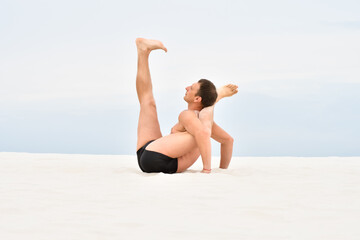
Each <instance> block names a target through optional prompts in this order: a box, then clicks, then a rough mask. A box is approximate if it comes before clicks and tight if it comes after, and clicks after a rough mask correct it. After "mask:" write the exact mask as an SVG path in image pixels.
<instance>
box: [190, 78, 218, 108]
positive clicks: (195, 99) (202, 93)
mask: <svg viewBox="0 0 360 240" xmlns="http://www.w3.org/2000/svg"><path fill="white" fill-rule="evenodd" d="M216 98H217V92H216V87H215V85H214V84H213V83H212V82H211V81H209V80H207V79H200V80H199V81H198V82H196V83H194V84H192V85H191V86H188V87H186V94H185V97H184V100H185V101H186V102H187V103H195V104H196V103H199V104H200V105H201V107H202V108H205V107H209V106H212V105H213V104H214V103H215V101H216Z"/></svg>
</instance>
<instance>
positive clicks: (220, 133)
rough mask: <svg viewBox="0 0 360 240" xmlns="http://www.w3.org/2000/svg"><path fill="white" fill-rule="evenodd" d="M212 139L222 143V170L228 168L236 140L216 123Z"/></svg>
mask: <svg viewBox="0 0 360 240" xmlns="http://www.w3.org/2000/svg"><path fill="white" fill-rule="evenodd" d="M211 138H213V139H214V140H216V141H217V142H219V143H221V158H220V168H224V169H226V168H228V167H229V164H230V160H231V157H232V152H233V144H234V139H233V138H232V137H231V136H230V135H229V134H228V133H227V132H225V131H224V130H223V129H222V128H221V127H219V126H218V125H217V124H216V123H215V122H214V123H213V126H212V130H211Z"/></svg>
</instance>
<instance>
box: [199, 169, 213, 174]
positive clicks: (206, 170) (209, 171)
mask: <svg viewBox="0 0 360 240" xmlns="http://www.w3.org/2000/svg"><path fill="white" fill-rule="evenodd" d="M201 172H202V173H211V169H203V170H202V171H201Z"/></svg>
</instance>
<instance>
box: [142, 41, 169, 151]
mask: <svg viewBox="0 0 360 240" xmlns="http://www.w3.org/2000/svg"><path fill="white" fill-rule="evenodd" d="M136 47H137V52H138V69H137V75H136V92H137V96H138V99H139V103H140V115H139V123H138V129H137V144H136V150H138V149H139V148H141V147H142V146H144V145H145V144H146V143H147V142H149V141H150V140H154V139H158V138H160V137H162V134H161V131H160V125H159V120H158V116H157V111H156V104H155V99H154V96H153V91H152V83H151V77H150V69H149V55H150V52H151V51H152V50H155V49H163V50H164V51H165V52H167V49H166V48H165V46H164V45H163V44H162V43H161V42H160V41H158V40H150V39H144V38H137V39H136Z"/></svg>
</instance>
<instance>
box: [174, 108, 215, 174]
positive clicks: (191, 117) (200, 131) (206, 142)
mask: <svg viewBox="0 0 360 240" xmlns="http://www.w3.org/2000/svg"><path fill="white" fill-rule="evenodd" d="M179 123H180V124H181V125H182V126H184V128H185V130H186V131H187V132H188V133H190V134H191V135H193V136H194V138H195V141H196V144H197V146H198V147H199V150H200V155H201V159H202V162H203V167H204V169H211V141H210V136H211V129H208V128H207V127H206V126H204V125H203V124H202V123H201V121H200V120H199V119H198V117H197V115H196V113H194V112H193V111H189V110H185V111H183V112H181V113H180V115H179Z"/></svg>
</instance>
